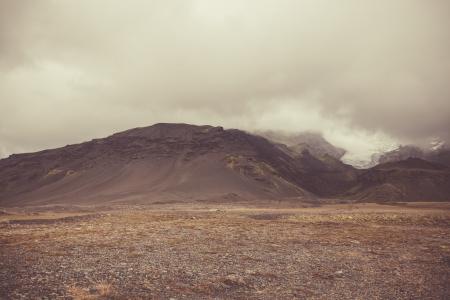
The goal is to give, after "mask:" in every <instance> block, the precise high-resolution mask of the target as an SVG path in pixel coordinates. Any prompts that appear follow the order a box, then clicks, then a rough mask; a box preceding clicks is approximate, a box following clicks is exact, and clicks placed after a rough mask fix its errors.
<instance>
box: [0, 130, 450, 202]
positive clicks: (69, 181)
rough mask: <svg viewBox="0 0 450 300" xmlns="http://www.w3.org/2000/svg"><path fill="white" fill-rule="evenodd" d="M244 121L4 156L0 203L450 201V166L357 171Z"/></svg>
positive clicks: (131, 133)
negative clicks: (250, 129)
mask: <svg viewBox="0 0 450 300" xmlns="http://www.w3.org/2000/svg"><path fill="white" fill-rule="evenodd" d="M310 149H314V147H305V148H303V149H302V150H301V151H300V150H298V149H295V148H292V147H289V146H287V145H284V144H281V143H275V142H272V141H269V140H268V139H266V138H264V137H261V136H258V135H253V134H250V133H247V132H244V131H241V130H237V129H228V130H224V129H223V128H222V127H212V126H195V125H188V124H156V125H153V126H149V127H143V128H135V129H131V130H127V131H124V132H120V133H116V134H113V135H111V136H109V137H106V138H102V139H95V140H92V141H89V142H85V143H81V144H76V145H68V146H65V147H62V148H57V149H51V150H45V151H40V152H36V153H26V154H18V155H11V156H10V157H9V158H6V159H2V160H0V206H21V205H43V204H83V203H84V204H104V203H120V202H127V203H136V202H137V203H155V202H171V201H172V202H173V201H176V202H180V201H205V200H208V201H240V200H246V201H253V200H258V199H283V198H291V199H299V200H300V199H303V200H304V199H309V200H314V199H316V198H318V197H321V198H341V199H356V200H361V201H422V200H424V201H445V200H450V190H449V188H448V186H450V184H449V183H450V177H449V174H450V171H449V169H448V168H446V167H444V166H442V165H437V164H433V163H429V162H425V161H413V160H406V161H405V162H403V163H395V164H389V163H388V164H383V165H380V166H377V167H375V168H372V169H368V170H357V169H355V168H353V167H352V166H349V165H346V164H344V163H342V162H341V161H340V160H339V159H338V158H336V156H334V155H331V154H329V153H322V154H321V155H319V154H318V153H317V152H316V151H315V150H311V151H310Z"/></svg>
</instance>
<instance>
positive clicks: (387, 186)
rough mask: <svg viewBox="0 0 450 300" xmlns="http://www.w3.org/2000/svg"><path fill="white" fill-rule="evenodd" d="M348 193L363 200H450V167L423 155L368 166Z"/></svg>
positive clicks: (351, 196) (350, 196) (347, 195)
mask: <svg viewBox="0 0 450 300" xmlns="http://www.w3.org/2000/svg"><path fill="white" fill-rule="evenodd" d="M344 197H346V198H352V199H356V200H359V201H377V202H378V201H379V202H389V201H450V171H449V169H448V168H447V167H445V166H443V165H438V164H435V163H431V162H428V161H425V160H422V159H419V158H408V159H406V160H402V161H398V162H389V163H384V164H380V165H378V166H376V167H374V168H371V169H368V170H364V171H363V172H362V173H361V174H360V175H359V176H358V180H357V181H356V183H355V186H354V187H353V188H352V189H350V190H349V191H348V192H347V193H346V194H345V195H344Z"/></svg>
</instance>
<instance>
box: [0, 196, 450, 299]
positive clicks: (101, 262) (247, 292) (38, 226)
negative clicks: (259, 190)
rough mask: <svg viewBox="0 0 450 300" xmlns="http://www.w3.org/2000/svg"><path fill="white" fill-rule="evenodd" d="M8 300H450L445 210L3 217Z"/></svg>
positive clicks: (203, 210)
mask: <svg viewBox="0 0 450 300" xmlns="http://www.w3.org/2000/svg"><path fill="white" fill-rule="evenodd" d="M0 298H1V299H57V298H62V299H449V298H450V210H449V206H445V205H441V206H440V207H434V206H433V205H431V204H427V206H423V207H420V205H419V206H411V207H410V206H405V205H402V206H386V205H372V204H370V205H363V204H362V205H344V204H342V205H329V206H322V207H310V208H268V207H264V208H261V207H260V208H255V207H253V208H251V207H250V208H249V207H241V206H237V205H234V206H221V207H218V206H212V205H209V206H204V207H177V208H175V209H170V210H169V209H165V208H160V209H154V208H152V209H151V208H145V207H129V208H122V209H120V210H109V211H95V212H89V211H87V212H83V213H73V212H52V213H50V212H34V213H30V212H27V213H25V212H17V211H15V212H11V211H6V212H3V213H2V214H0Z"/></svg>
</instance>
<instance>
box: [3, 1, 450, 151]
mask: <svg viewBox="0 0 450 300" xmlns="http://www.w3.org/2000/svg"><path fill="white" fill-rule="evenodd" d="M449 23H450V1H448V0H395V1H393V0H377V1H373V0H342V1H338V0H333V1H331V0H329V1H326V0H254V1H251V0H247V1H245V0H223V1H219V0H153V1H150V0H148V1H130V0H128V1H123V0H115V1H113V0H103V1H100V0H77V1H58V0H53V1H51V0H39V1H35V0H29V1H27V0H1V1H0V157H5V156H7V155H9V154H11V153H17V152H24V151H34V150H40V149H45V148H49V147H57V146H63V145H65V144H69V143H77V142H82V141H85V140H89V139H92V138H95V137H103V136H106V135H109V134H111V133H113V132H116V131H120V130H125V129H128V128H132V127H137V126H147V125H151V124H153V123H156V122H187V123H194V124H211V125H223V126H224V127H228V128H229V127H234V128H242V129H247V130H256V129H258V130H261V129H278V130H285V131H292V132H295V131H303V130H314V131H321V132H323V133H324V135H325V137H326V138H328V139H329V140H330V141H331V142H333V143H335V144H337V145H338V146H342V147H344V148H346V149H348V150H349V151H350V155H352V156H354V157H358V158H366V157H368V156H369V155H370V153H371V152H373V151H376V150H377V149H379V148H383V147H388V146H392V145H394V144H396V143H409V142H415V143H425V142H427V141H428V140H429V139H430V138H434V137H440V138H442V139H445V140H447V141H448V140H450V24H449ZM386 145H388V146H386Z"/></svg>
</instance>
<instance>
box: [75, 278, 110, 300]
mask: <svg viewBox="0 0 450 300" xmlns="http://www.w3.org/2000/svg"><path fill="white" fill-rule="evenodd" d="M67 294H68V296H69V297H71V298H72V299H74V300H99V299H111V298H114V296H115V293H114V288H113V286H112V285H111V284H109V283H107V282H100V283H97V284H96V285H95V288H94V289H93V290H92V293H91V292H90V289H88V288H81V287H79V286H76V285H71V286H69V287H68V288H67Z"/></svg>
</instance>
